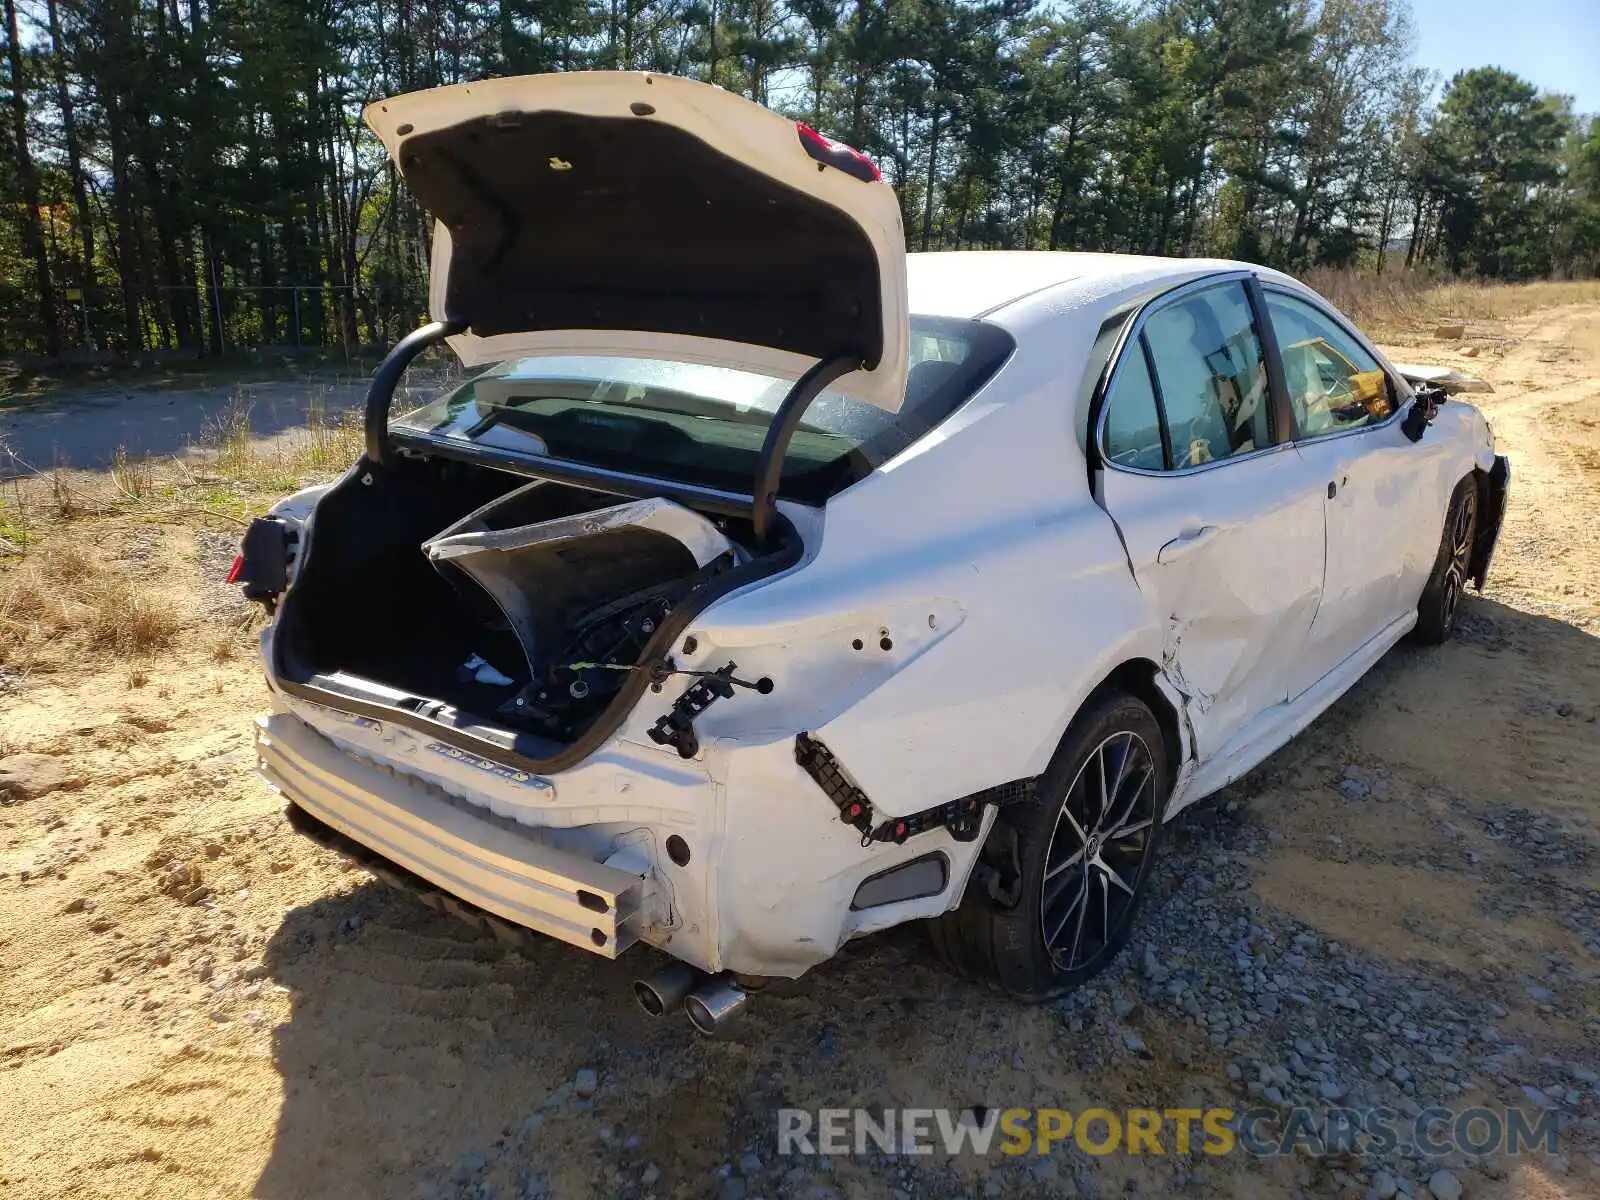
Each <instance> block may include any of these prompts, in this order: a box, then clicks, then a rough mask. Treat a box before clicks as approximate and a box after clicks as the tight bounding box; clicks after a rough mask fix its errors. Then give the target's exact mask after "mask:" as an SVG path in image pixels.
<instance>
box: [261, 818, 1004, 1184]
mask: <svg viewBox="0 0 1600 1200" xmlns="http://www.w3.org/2000/svg"><path fill="white" fill-rule="evenodd" d="M308 852H310V851H309V846H308ZM319 852H320V851H319ZM538 941H539V943H540V944H539V945H538V947H537V950H536V952H534V951H530V952H529V953H530V954H536V956H525V955H524V953H521V952H518V951H513V950H507V949H505V948H504V947H502V946H500V945H499V944H498V943H497V942H495V941H494V940H493V939H492V938H490V937H489V936H488V935H487V934H483V933H481V932H479V931H477V930H475V929H472V928H470V927H468V926H467V925H465V924H463V923H462V922H459V921H457V920H455V919H454V918H452V917H448V916H443V915H440V914H438V913H435V912H433V911H432V910H430V909H428V908H425V907H423V906H422V905H421V904H419V903H418V902H416V901H415V900H414V899H412V898H411V897H410V896H408V895H405V894H404V893H400V892H396V891H393V890H391V889H389V888H387V887H386V886H384V885H382V884H378V883H365V884H362V885H360V886H358V887H356V888H355V889H354V890H353V891H351V892H348V893H346V894H344V895H340V896H331V897H327V898H325V899H321V900H318V901H316V902H314V903H312V904H309V905H305V906H302V907H300V908H296V909H294V910H292V911H291V912H289V913H288V914H287V915H286V916H285V918H284V921H283V923H282V925H281V926H280V927H279V929H278V931H277V932H276V934H275V935H274V936H273V937H272V939H271V941H270V943H269V945H268V948H267V952H266V964H267V967H268V970H269V972H270V978H271V979H272V980H273V981H274V982H276V983H277V984H279V985H281V986H283V987H286V988H288V989H289V992H290V1003H291V1017H290V1020H289V1021H288V1022H287V1023H286V1024H283V1025H280V1026H279V1027H278V1028H277V1030H276V1031H275V1038H274V1045H273V1056H274V1061H275V1064H276V1066H277V1069H278V1071H279V1073H280V1075H281V1077H282V1079H283V1081H284V1095H283V1106H282V1111H281V1112H280V1114H279V1119H278V1127H277V1132H276V1135H275V1137H274V1140H273V1150H272V1156H271V1159H270V1161H269V1162H268V1163H267V1165H266V1167H265V1169H264V1170H263V1172H262V1174H261V1176H260V1179H259V1180H258V1182H257V1185H256V1194H257V1195H258V1196H262V1197H285V1198H287V1197H291V1196H304V1195H308V1194H325V1195H339V1196H358V1195H383V1196H393V1195H419V1196H430V1195H436V1196H444V1195H494V1196H502V1195H503V1196H539V1195H546V1194H550V1195H555V1196H564V1195H617V1194H624V1193H626V1194H635V1193H637V1194H643V1193H645V1192H649V1191H651V1190H655V1191H657V1193H658V1194H671V1195H679V1194H682V1195H698V1194H703V1193H704V1192H706V1191H707V1189H710V1190H711V1191H713V1192H714V1191H715V1190H716V1186H717V1182H718V1176H717V1175H716V1169H717V1168H718V1167H719V1166H722V1165H724V1164H732V1163H736V1162H738V1160H739V1159H740V1158H741V1157H742V1156H744V1155H747V1154H750V1153H754V1154H756V1155H758V1156H760V1157H761V1158H762V1159H763V1160H764V1162H765V1163H766V1164H768V1165H769V1166H772V1167H774V1168H776V1167H777V1166H778V1164H775V1163H774V1161H773V1160H774V1150H775V1135H776V1126H775V1120H776V1117H775V1114H776V1110H777V1109H778V1108H780V1107H783V1106H784V1105H785V1104H799V1105H810V1106H812V1107H813V1108H815V1107H819V1106H823V1105H827V1104H830V1103H832V1104H837V1103H848V1102H858V1103H866V1102H868V1101H869V1100H871V1099H876V1101H877V1103H879V1104H886V1103H894V1101H893V1100H892V1098H891V1097H890V1096H889V1095H888V1094H887V1093H879V1094H876V1096H875V1095H874V1092H873V1090H872V1089H873V1087H874V1084H875V1082H876V1083H881V1082H882V1081H881V1079H880V1080H877V1081H875V1080H873V1079H872V1078H871V1077H870V1074H869V1072H873V1071H876V1070H877V1069H878V1068H879V1067H881V1064H882V1061H883V1056H884V1054H885V1053H886V1052H894V1053H897V1054H899V1053H901V1052H902V1051H903V1049H904V1045H905V1044H907V1043H910V1044H914V1043H915V1041H916V1037H915V1030H916V1028H917V1023H918V1022H919V1021H926V1022H927V1023H928V1028H929V1029H930V1030H935V1029H937V1030H944V1029H947V1028H950V1027H960V1026H962V1025H969V1024H972V1023H975V1022H980V1021H982V1020H983V1019H984V1012H985V1010H986V1009H992V1007H993V1002H992V1000H991V999H989V998H988V997H987V996H986V995H985V994H984V993H983V992H982V991H981V989H975V988H970V987H968V986H967V985H964V984H961V983H960V982H959V981H957V980H955V979H953V978H952V977H950V976H948V975H947V974H945V973H944V971H943V970H942V969H941V968H940V967H939V966H938V964H937V963H936V962H935V960H934V958H933V956H932V952H931V950H930V949H929V948H928V946H927V943H926V941H925V939H924V938H923V937H922V935H921V932H920V931H919V930H917V929H903V930H898V931H893V932H891V933H890V934H888V935H884V936H880V937H875V938H872V939H870V940H867V941H864V942H862V943H859V944H857V945H856V946H852V947H850V948H848V949H847V951H846V952H845V953H844V954H842V955H841V956H840V957H839V958H837V959H835V960H834V961H832V962H830V963H828V964H825V965H824V966H823V967H821V968H818V969H817V970H816V971H814V972H812V973H811V974H810V975H808V976H807V977H806V979H805V980H804V981H802V982H800V983H793V984H791V983H783V982H779V983H775V984H774V985H773V986H771V987H770V988H769V989H767V990H766V991H764V992H762V993H761V994H759V995H758V996H756V997H755V998H754V1000H753V1001H752V1004H751V1008H750V1012H749V1015H748V1016H747V1017H746V1018H745V1019H744V1020H743V1021H742V1022H741V1023H740V1025H739V1026H738V1027H737V1028H736V1029H735V1031H734V1032H733V1034H732V1035H731V1036H729V1037H727V1038H719V1039H717V1040H715V1041H712V1040H709V1039H706V1038H704V1037H702V1036H700V1035H699V1034H697V1033H696V1032H695V1031H694V1030H693V1028H692V1027H691V1026H690V1025H689V1023H688V1021H687V1019H686V1018H685V1017H684V1016H683V1014H681V1013H678V1014H673V1015H669V1016H667V1017H665V1018H662V1019H659V1020H654V1019H652V1018H650V1017H648V1016H646V1015H645V1014H644V1013H643V1012H641V1011H640V1010H639V1009H638V1007H637V1005H636V1003H635V1001H634V1000H633V998H632V994H631V988H630V984H631V982H632V980H633V979H635V978H637V977H638V976H639V975H640V974H641V973H643V972H645V971H648V970H650V969H652V968H654V967H659V966H661V965H665V963H666V962H667V961H668V960H667V959H666V958H665V957H664V956H662V955H659V954H657V953H656V952H655V951H653V950H650V949H648V948H645V947H639V948H636V949H634V950H632V951H630V952H629V953H628V954H627V955H625V956H624V958H622V959H620V960H617V961H610V960H606V959H603V958H600V957H597V956H594V955H591V954H588V953H585V952H583V951H581V950H577V949H574V948H572V947H568V946H565V945H562V944H560V943H558V942H555V941H544V940H543V939H538ZM939 1036H940V1038H941V1039H942V1037H943V1034H942V1033H941V1034H939ZM902 1061H904V1059H903V1058H902ZM586 1068H587V1069H591V1070H593V1071H594V1072H595V1087H594V1091H593V1094H591V1095H584V1094H581V1093H582V1092H584V1091H587V1090H588V1089H587V1087H586V1086H585V1087H582V1088H577V1089H575V1087H574V1083H573V1081H574V1080H575V1079H577V1078H578V1077H579V1072H580V1071H583V1070H584V1069H586ZM851 1097H855V1098H856V1099H855V1100H854V1101H851V1100H850V1098H851ZM979 1098H980V1097H979V1096H977V1095H976V1094H973V1095H967V1094H966V1093H965V1092H961V1093H960V1103H962V1104H967V1103H974V1102H976V1101H977V1100H978V1099H979ZM902 1102H905V1101H902ZM651 1164H655V1168H656V1170H658V1171H659V1172H661V1180H662V1182H661V1185H660V1187H658V1188H655V1189H652V1188H650V1187H648V1186H644V1187H640V1186H638V1185H637V1183H636V1181H638V1180H640V1179H641V1177H644V1178H649V1176H648V1175H646V1174H645V1172H646V1171H647V1170H648V1168H649V1167H650V1166H651ZM747 1165H749V1164H747ZM779 1173H781V1171H780V1172H779Z"/></svg>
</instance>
